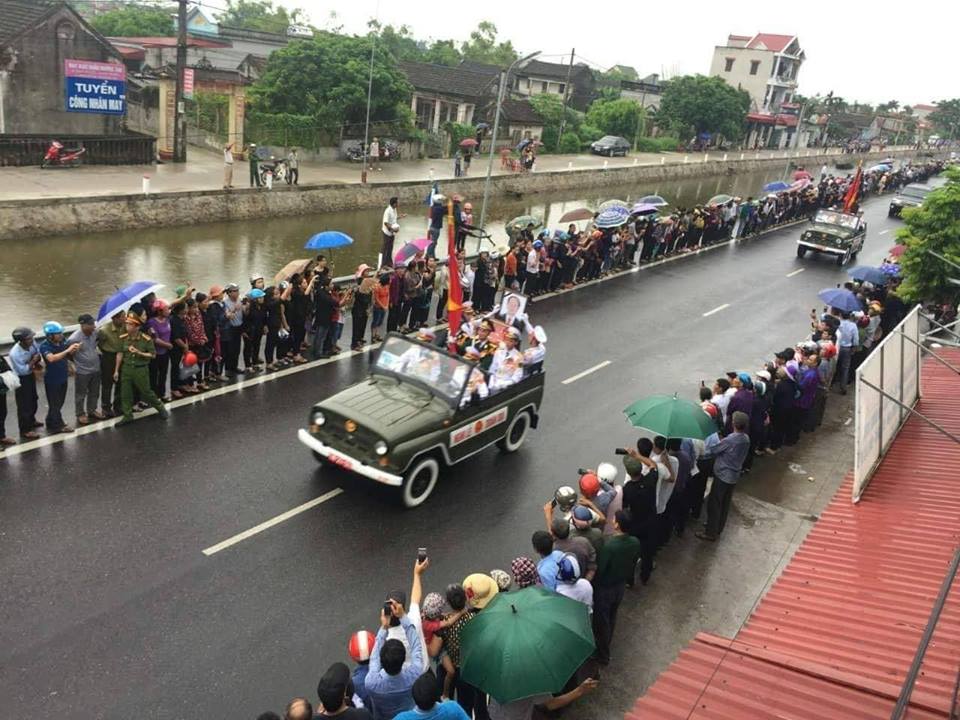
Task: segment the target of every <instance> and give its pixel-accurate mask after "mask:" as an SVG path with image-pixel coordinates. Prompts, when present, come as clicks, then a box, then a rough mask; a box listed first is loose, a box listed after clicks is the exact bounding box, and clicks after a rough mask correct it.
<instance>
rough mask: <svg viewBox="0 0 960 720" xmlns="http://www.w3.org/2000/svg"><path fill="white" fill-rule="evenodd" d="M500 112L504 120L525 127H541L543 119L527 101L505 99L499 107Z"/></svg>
mask: <svg viewBox="0 0 960 720" xmlns="http://www.w3.org/2000/svg"><path fill="white" fill-rule="evenodd" d="M501 112H502V113H503V117H504V119H505V120H509V121H511V122H515V123H520V124H525V125H542V124H543V118H542V117H541V116H540V113H538V112H537V111H536V110H534V108H533V105H531V104H530V101H529V100H513V99H506V100H504V101H503V105H502V106H501Z"/></svg>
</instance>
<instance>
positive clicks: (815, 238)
mask: <svg viewBox="0 0 960 720" xmlns="http://www.w3.org/2000/svg"><path fill="white" fill-rule="evenodd" d="M866 238H867V223H866V222H864V220H863V218H862V217H860V216H859V215H847V214H846V213H842V212H839V211H838V210H817V214H816V215H814V216H813V217H812V218H811V219H810V227H808V228H807V229H806V230H804V231H803V233H802V234H801V235H800V238H799V239H798V240H797V257H798V258H802V257H803V256H804V255H806V254H807V252H808V251H810V252H815V253H824V254H827V255H833V256H834V257H835V258H836V259H837V265H846V264H847V263H848V262H850V261H851V260H853V259H854V258H855V257H857V253H859V252H860V251H861V250H862V249H863V243H864V240H866Z"/></svg>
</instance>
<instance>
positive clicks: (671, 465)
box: [650, 435, 680, 531]
mask: <svg viewBox="0 0 960 720" xmlns="http://www.w3.org/2000/svg"><path fill="white" fill-rule="evenodd" d="M653 449H654V452H652V453H651V454H650V459H651V460H653V461H654V462H655V463H656V464H657V474H658V478H657V515H659V516H660V518H661V519H664V518H665V516H664V513H665V512H666V510H667V503H668V502H669V501H670V496H671V495H673V489H674V487H676V484H677V482H676V481H677V475H678V474H679V473H680V461H679V460H677V458H675V457H674V456H673V455H671V454H670V453H668V452H667V439H666V438H665V437H663V436H662V435H658V436H657V437H655V438H654V439H653ZM665 522H667V523H668V525H667V530H668V531H669V529H670V528H669V522H670V521H669V519H666V520H665Z"/></svg>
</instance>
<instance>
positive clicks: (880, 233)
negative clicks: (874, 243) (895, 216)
mask: <svg viewBox="0 0 960 720" xmlns="http://www.w3.org/2000/svg"><path fill="white" fill-rule="evenodd" d="M888 232H890V228H887V229H886V230H881V231H880V232H878V233H877V235H886V234H887V233H888Z"/></svg>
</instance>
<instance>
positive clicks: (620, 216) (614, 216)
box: [594, 206, 630, 228]
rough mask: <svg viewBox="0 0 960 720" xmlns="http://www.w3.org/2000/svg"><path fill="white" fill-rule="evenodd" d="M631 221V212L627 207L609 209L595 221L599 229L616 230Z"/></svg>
mask: <svg viewBox="0 0 960 720" xmlns="http://www.w3.org/2000/svg"><path fill="white" fill-rule="evenodd" d="M629 219H630V211H629V210H628V209H627V208H625V207H619V206H617V207H609V208H607V209H606V210H604V211H603V212H601V213H600V214H599V215H597V219H596V220H594V224H595V225H596V226H597V227H598V228H615V227H620V226H621V225H625V224H626V223H627V221H628V220H629Z"/></svg>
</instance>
